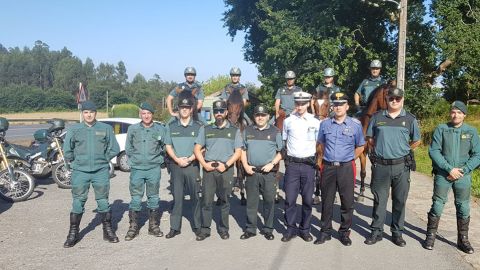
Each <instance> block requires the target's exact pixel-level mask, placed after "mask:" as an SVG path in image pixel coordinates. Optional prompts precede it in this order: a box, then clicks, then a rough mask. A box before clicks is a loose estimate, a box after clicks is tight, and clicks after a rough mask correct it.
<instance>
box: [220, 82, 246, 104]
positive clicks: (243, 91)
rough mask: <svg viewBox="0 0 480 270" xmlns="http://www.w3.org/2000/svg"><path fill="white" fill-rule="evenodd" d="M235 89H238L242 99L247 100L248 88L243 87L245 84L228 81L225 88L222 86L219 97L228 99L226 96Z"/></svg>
mask: <svg viewBox="0 0 480 270" xmlns="http://www.w3.org/2000/svg"><path fill="white" fill-rule="evenodd" d="M237 89H238V90H240V94H242V99H244V100H248V90H247V88H246V87H245V85H243V84H241V83H237V84H232V83H229V84H227V85H226V86H225V88H223V91H222V94H220V98H221V99H223V100H228V98H229V97H230V94H231V93H232V92H233V91H234V90H237Z"/></svg>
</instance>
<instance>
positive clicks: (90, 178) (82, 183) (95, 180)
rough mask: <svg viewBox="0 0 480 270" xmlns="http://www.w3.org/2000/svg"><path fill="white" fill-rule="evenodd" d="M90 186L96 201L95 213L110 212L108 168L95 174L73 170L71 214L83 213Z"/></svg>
mask: <svg viewBox="0 0 480 270" xmlns="http://www.w3.org/2000/svg"><path fill="white" fill-rule="evenodd" d="M90 184H92V186H93V190H94V192H95V200H96V201H97V212H99V213H106V212H109V211H110V204H109V203H108V194H109V191H110V175H109V172H108V167H105V168H102V169H100V170H98V171H95V172H82V171H79V170H73V173H72V198H73V202H72V213H74V214H81V213H83V212H84V211H85V203H86V202H87V199H88V190H89V189H90Z"/></svg>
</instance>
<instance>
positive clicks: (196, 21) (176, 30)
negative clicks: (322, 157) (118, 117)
mask: <svg viewBox="0 0 480 270" xmlns="http://www.w3.org/2000/svg"><path fill="white" fill-rule="evenodd" d="M0 7H1V9H0V44H2V45H3V46H4V47H6V48H11V47H20V48H23V47H25V46H27V47H29V48H32V47H33V46H34V43H35V41H36V40H41V41H43V42H44V43H46V44H48V45H49V47H50V50H61V49H62V48H63V47H67V49H68V50H70V51H71V52H72V53H73V55H74V56H77V57H78V58H80V59H81V60H82V61H83V62H85V59H86V58H87V57H90V58H91V59H92V60H93V62H94V63H95V66H98V64H100V63H101V62H103V63H109V64H114V65H116V64H117V63H118V62H119V61H123V62H124V63H125V66H126V68H127V73H128V76H129V80H132V79H133V77H134V76H135V75H136V74H137V73H141V74H142V75H143V76H144V77H145V78H146V79H147V80H148V79H150V78H152V77H153V75H154V74H155V73H156V74H158V75H160V78H161V79H162V80H164V81H176V82H181V81H183V80H184V77H183V70H184V68H185V67H186V66H194V67H195V68H196V69H197V80H199V81H206V80H208V79H209V78H211V77H213V76H217V75H225V74H228V73H229V70H230V68H231V67H233V66H237V67H239V68H240V69H241V70H242V77H241V82H243V83H246V82H252V83H255V84H256V85H260V83H259V82H258V78H257V76H258V71H257V68H256V66H255V65H253V64H251V63H248V62H246V61H245V60H244V54H243V53H244V50H243V48H242V47H243V44H244V34H243V33H239V34H238V35H237V36H236V37H235V39H234V40H233V41H232V39H231V37H230V36H228V35H227V28H224V27H223V21H222V20H221V19H222V16H223V15H222V14H223V12H225V11H226V10H227V8H226V7H225V4H224V2H223V0H204V1H199V0H176V1H167V0H157V1H153V0H136V1H127V0H97V1H93V0H83V1H65V0H43V1H38V0H0Z"/></svg>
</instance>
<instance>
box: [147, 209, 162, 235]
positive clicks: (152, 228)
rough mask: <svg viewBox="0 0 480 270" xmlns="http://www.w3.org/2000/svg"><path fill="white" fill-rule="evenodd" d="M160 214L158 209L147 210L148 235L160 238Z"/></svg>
mask: <svg viewBox="0 0 480 270" xmlns="http://www.w3.org/2000/svg"><path fill="white" fill-rule="evenodd" d="M159 225H160V212H159V211H158V208H156V209H148V234H150V235H153V236H156V237H162V236H163V232H162V231H161V230H160V226H159Z"/></svg>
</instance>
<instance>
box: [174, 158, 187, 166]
mask: <svg viewBox="0 0 480 270" xmlns="http://www.w3.org/2000/svg"><path fill="white" fill-rule="evenodd" d="M177 164H178V166H180V167H187V166H188V165H189V164H190V161H188V158H187V157H181V158H179V159H177Z"/></svg>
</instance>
